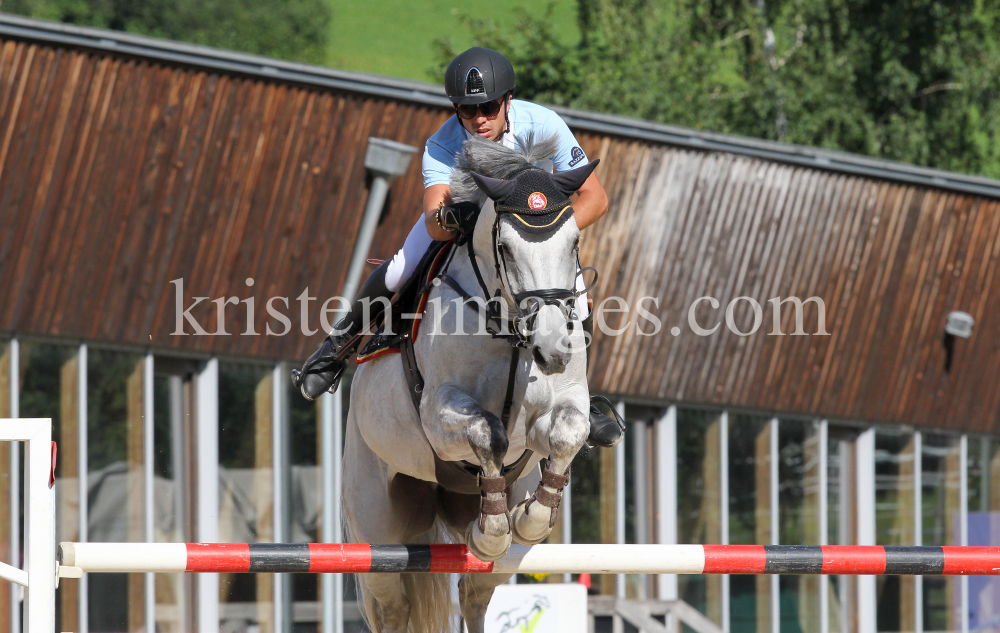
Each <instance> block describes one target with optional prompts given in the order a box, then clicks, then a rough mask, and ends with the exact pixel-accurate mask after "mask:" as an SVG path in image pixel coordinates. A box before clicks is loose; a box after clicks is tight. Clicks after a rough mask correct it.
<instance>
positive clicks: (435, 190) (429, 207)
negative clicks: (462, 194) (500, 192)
mask: <svg viewBox="0 0 1000 633" xmlns="http://www.w3.org/2000/svg"><path fill="white" fill-rule="evenodd" d="M593 177H594V176H593V174H591V178H593ZM587 182H590V179H588V180H587ZM601 191H604V189H601ZM442 204H451V187H450V186H449V185H431V186H429V187H427V188H426V189H424V222H426V223H427V233H428V234H429V235H430V236H431V238H432V239H434V240H437V241H439V242H444V241H447V240H450V239H451V238H453V237H455V234H454V232H452V231H445V230H444V229H442V228H441V227H440V226H438V223H437V220H436V219H435V218H434V215H435V214H436V213H437V210H438V207H440V206H441V205H442ZM604 206H605V207H607V203H605V205H604Z"/></svg>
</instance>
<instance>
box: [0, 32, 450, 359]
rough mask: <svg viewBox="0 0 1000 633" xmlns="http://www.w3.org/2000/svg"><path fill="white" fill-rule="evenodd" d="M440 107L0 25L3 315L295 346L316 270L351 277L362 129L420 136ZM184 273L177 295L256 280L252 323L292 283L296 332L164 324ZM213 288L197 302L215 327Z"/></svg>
mask: <svg viewBox="0 0 1000 633" xmlns="http://www.w3.org/2000/svg"><path fill="white" fill-rule="evenodd" d="M445 117H446V114H445V113H442V112H441V111H440V110H436V109H431V108H419V107H413V106H411V105H409V104H400V103H395V102H391V101H387V100H378V99H371V98H367V97H363V96H359V95H353V94H343V93H333V92H326V91H321V90H317V89H315V88H307V87H302V86H291V85H286V84H282V83H277V82H265V81H259V80H252V79H247V78H243V77H238V76H227V75H224V74H218V73H210V72H205V71H203V70H199V69H192V68H178V67H169V66H164V65H161V64H156V63H151V62H149V61H146V60H137V59H133V58H126V57H115V56H109V55H103V54H99V53H93V52H85V51H79V50H73V49H63V48H57V47H51V46H44V45H38V44H34V43H24V42H18V41H13V40H8V41H2V40H0V279H2V283H0V305H3V310H2V312H0V329H3V330H11V331H18V332H35V333H44V334H53V335H60V336H69V337H81V338H86V339H97V340H110V341H117V342H122V343H134V344H140V345H156V346H166V347H172V348H181V349H190V350H198V351H204V352H219V353H228V354H239V355H254V356H271V357H282V356H283V357H298V356H301V355H303V354H304V353H306V350H308V349H310V348H311V347H313V346H314V344H315V341H311V340H305V338H304V337H302V336H301V335H298V334H297V333H298V332H299V327H298V324H299V321H298V316H297V315H298V309H297V304H296V303H295V297H296V296H298V295H299V294H300V293H301V292H302V291H303V290H304V289H305V288H306V287H307V286H308V287H309V289H310V294H311V295H313V296H320V297H330V296H333V295H336V294H338V292H339V290H340V288H341V286H342V284H343V281H344V276H345V274H346V266H347V263H348V262H349V260H350V256H351V251H352V245H353V241H354V237H355V235H356V234H357V231H358V227H359V223H360V220H361V214H362V211H363V209H364V205H365V200H366V198H367V190H366V184H365V170H364V164H363V163H364V153H365V147H366V145H367V139H368V137H369V136H380V137H387V138H392V139H395V140H399V141H402V142H406V143H410V144H413V145H417V146H422V144H423V141H424V140H425V139H426V138H427V137H428V136H429V135H430V134H431V133H433V131H434V130H435V129H437V127H438V126H439V125H440V124H441V122H442V121H443V120H444V118H445ZM419 162H420V161H419V159H418V158H415V159H414V160H413V162H412V163H411V165H410V169H409V171H408V173H407V174H406V176H405V177H403V178H402V179H401V180H400V181H399V182H398V183H397V185H396V187H395V191H394V195H393V196H392V208H391V209H389V215H390V217H394V216H395V215H403V216H406V217H412V216H413V215H414V214H416V213H418V212H419V208H420V202H419V197H418V196H415V195H413V192H415V191H416V190H417V189H418V188H419V187H420V186H421V181H420V165H419ZM410 223H411V224H412V221H411V222H410ZM397 224H398V223H397ZM387 227H389V228H390V229H391V228H392V227H394V225H391V224H387ZM408 228H409V227H407V229H408ZM384 232H386V233H388V235H386V236H385V239H389V240H394V241H401V239H402V237H405V229H402V228H400V229H399V231H394V230H387V231H384ZM248 277H250V278H253V279H254V282H255V283H254V286H253V287H252V288H248V287H247V286H246V285H245V280H246V279H247V278H248ZM178 278H183V279H184V284H185V295H186V297H187V302H186V304H185V306H187V305H190V302H191V301H192V299H191V297H196V296H205V297H209V299H210V300H211V299H216V298H219V297H224V296H225V297H231V296H235V297H238V298H239V299H241V300H242V299H245V298H247V297H249V296H251V295H253V296H255V297H256V298H257V301H256V302H257V303H258V305H256V308H257V309H256V310H255V312H256V319H255V321H256V325H257V327H256V330H257V331H259V332H263V329H264V326H265V317H266V314H267V313H266V312H265V302H266V300H267V299H268V298H270V297H275V296H278V297H281V296H284V297H288V298H289V300H290V301H291V305H290V308H289V309H283V308H282V310H283V311H284V312H285V314H288V315H289V316H290V317H291V318H292V320H293V328H292V332H291V333H290V334H289V335H287V336H285V337H278V336H263V335H262V336H256V337H254V336H228V337H224V336H185V337H181V336H171V335H170V333H171V332H173V331H174V328H175V310H174V306H175V288H176V287H175V286H174V285H171V284H170V280H173V279H178ZM210 300H209V301H204V302H202V303H201V304H200V305H199V306H198V307H197V308H196V309H194V310H192V312H191V314H192V315H193V316H195V317H196V318H197V320H198V321H199V322H200V323H201V324H203V325H204V327H205V330H207V331H208V332H215V331H216V328H215V313H216V311H215V305H213V304H212V303H211V302H210ZM277 305H279V307H280V303H279V304H277ZM312 310H313V316H312V323H311V327H312V328H313V329H315V328H316V326H317V324H316V320H317V317H316V315H317V314H318V308H317V306H316V304H315V303H313V304H312ZM227 313H228V315H229V318H227V320H226V323H227V328H226V330H227V331H228V332H230V333H234V332H242V331H244V330H245V325H246V318H245V316H244V315H245V313H246V308H245V306H242V305H241V306H231V307H228V308H227ZM272 327H274V329H275V330H276V331H281V329H282V327H281V326H280V325H279V324H278V323H277V322H273V323H272ZM187 331H189V332H191V331H192V329H191V328H190V327H188V328H187ZM317 340H318V339H317Z"/></svg>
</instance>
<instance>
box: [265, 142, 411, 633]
mask: <svg viewBox="0 0 1000 633" xmlns="http://www.w3.org/2000/svg"><path fill="white" fill-rule="evenodd" d="M417 151H418V150H417V148H416V147H413V146H412V145H404V144H403V143H397V142H395V141H390V140H388V139H383V138H375V137H369V138H368V149H367V150H366V152H365V169H367V170H369V171H370V172H371V175H372V184H371V189H369V191H368V201H367V202H366V203H365V212H364V216H363V217H362V219H361V227H360V228H359V229H358V237H357V240H356V241H355V243H354V253H353V254H352V255H351V263H350V266H349V267H348V269H347V276H346V277H345V278H344V287H343V288H342V289H341V292H340V296H342V297H344V298H345V299H347V300H351V299H353V298H354V296H355V295H356V294H357V292H358V286H360V285H361V275H362V273H363V272H364V268H365V264H366V263H367V262H368V251H369V250H371V245H372V240H373V239H374V237H375V229H376V228H377V227H378V221H379V218H380V217H381V216H382V207H383V206H385V198H386V196H387V195H388V193H389V183H390V182H391V181H392V180H393V179H395V178H397V177H398V176H401V175H403V174H404V173H405V172H406V169H407V167H408V165H409V164H410V161H411V159H412V158H413V154H415V153H416V152H417ZM345 312H346V310H338V312H337V315H336V317H335V321H334V322H336V321H339V320H340V318H341V317H343V316H344V313H345ZM277 381H278V376H275V382H276V383H277ZM341 403H342V400H341V394H340V390H338V391H337V393H335V394H333V400H332V401H331V400H328V397H327V396H326V395H325V394H324V396H323V400H321V404H320V407H321V409H320V424H321V425H323V429H322V432H321V433H320V437H321V438H322V442H323V443H324V446H322V447H321V448H320V450H321V452H322V455H323V465H322V466H321V473H320V477H321V479H322V485H321V488H322V492H321V494H322V496H323V499H322V501H323V508H324V514H323V521H324V529H323V536H322V540H323V541H325V542H327V543H330V542H333V543H339V542H340V541H341V540H342V538H343V537H342V536H341V528H340V507H341V485H340V475H341V456H342V454H343V445H344V442H343V438H342V437H341V435H342V433H343V431H342V429H343V421H342V417H343V407H342V404H341ZM326 407H329V409H327V408H326ZM331 409H332V410H331ZM324 411H325V412H326V413H324ZM276 454H277V453H276ZM327 464H329V466H330V467H329V468H328V467H327ZM275 490H277V488H275ZM275 503H276V504H277V497H276V498H275ZM275 507H277V505H276V506H275ZM327 510H329V514H328V513H327ZM327 524H329V525H330V529H331V530H332V531H330V532H327V529H326V525H327ZM276 534H277V533H276ZM278 540H279V539H278V538H277V536H275V541H278ZM280 578H281V577H280V576H278V577H276V578H275V585H274V586H275V604H279V602H278V599H279V593H278V592H279V591H280V590H279V585H280V584H281V580H280ZM331 580H332V582H331ZM321 585H322V590H321V600H322V605H321V609H322V612H323V618H322V620H323V633H341V632H342V631H343V627H344V609H343V606H344V590H343V587H344V577H343V575H341V574H336V575H334V576H332V577H331V576H328V577H325V578H324V579H323V580H321ZM328 623H330V624H328ZM331 625H332V626H333V628H332V629H331V628H328V627H329V626H331ZM275 633H281V632H280V630H279V629H277V628H276V629H275Z"/></svg>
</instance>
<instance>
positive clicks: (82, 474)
mask: <svg viewBox="0 0 1000 633" xmlns="http://www.w3.org/2000/svg"><path fill="white" fill-rule="evenodd" d="M76 371H77V375H76V402H77V407H76V433H77V435H76V437H77V440H76V463H77V464H78V465H77V472H78V477H77V486H78V487H77V491H78V495H79V504H78V506H77V507H78V511H79V517H80V542H81V543H86V542H87V539H88V538H89V527H90V526H89V522H90V509H89V507H88V499H89V493H90V486H89V485H88V484H89V482H90V477H89V472H88V471H89V470H90V466H89V465H88V463H87V462H88V459H87V458H88V454H87V442H88V434H87V431H88V429H87V346H86V345H80V350H79V352H77V363H76ZM78 583H79V584H78V585H77V586H78V587H79V588H80V593H79V595H78V597H77V599H78V606H77V610H78V611H79V613H80V617H79V619H78V626H79V627H80V633H88V631H90V600H89V596H90V585H89V576H88V575H87V574H84V575H83V576H82V577H81V578H80V580H79V581H78Z"/></svg>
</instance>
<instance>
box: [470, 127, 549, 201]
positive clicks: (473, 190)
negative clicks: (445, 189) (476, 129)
mask: <svg viewBox="0 0 1000 633" xmlns="http://www.w3.org/2000/svg"><path fill="white" fill-rule="evenodd" d="M515 141H516V144H517V149H510V148H509V147H505V146H504V145H502V144H500V143H496V142H494V141H487V140H486V139H484V138H482V137H480V136H474V137H472V138H470V139H469V140H467V141H465V143H464V144H463V145H462V153H461V154H459V155H458V160H457V161H456V163H455V169H454V171H452V172H451V199H452V200H453V201H455V202H466V201H471V202H479V203H482V202H483V201H484V200H485V196H484V195H483V194H482V193H481V192H480V191H479V187H477V186H476V183H475V181H473V180H472V176H471V175H469V174H470V172H476V173H477V174H479V175H481V176H489V177H490V178H500V179H501V180H503V179H506V178H509V177H510V176H511V175H512V174H515V173H517V172H519V171H522V170H524V169H537V168H536V167H535V166H534V165H533V163H535V162H538V161H542V160H547V159H550V158H552V157H553V156H555V155H556V151H557V150H558V149H559V139H558V137H557V136H556V135H555V134H552V135H549V136H544V137H542V138H536V137H535V133H534V131H530V132H528V134H527V135H526V136H524V137H520V136H519V137H516V138H515Z"/></svg>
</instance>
